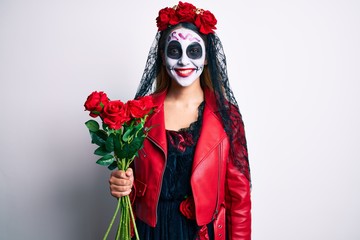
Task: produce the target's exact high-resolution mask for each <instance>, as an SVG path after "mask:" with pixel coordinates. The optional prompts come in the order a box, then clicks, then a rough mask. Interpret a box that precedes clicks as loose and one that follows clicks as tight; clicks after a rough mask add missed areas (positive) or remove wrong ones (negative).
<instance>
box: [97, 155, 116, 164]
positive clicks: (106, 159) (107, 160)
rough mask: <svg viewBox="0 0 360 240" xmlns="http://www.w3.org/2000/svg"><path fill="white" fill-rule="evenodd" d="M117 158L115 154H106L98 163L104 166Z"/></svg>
mask: <svg viewBox="0 0 360 240" xmlns="http://www.w3.org/2000/svg"><path fill="white" fill-rule="evenodd" d="M114 160H115V158H114V156H113V155H110V154H109V155H105V156H103V157H101V158H100V159H99V160H97V161H96V163H97V164H99V165H102V166H108V165H110V164H112V163H113V162H114Z"/></svg>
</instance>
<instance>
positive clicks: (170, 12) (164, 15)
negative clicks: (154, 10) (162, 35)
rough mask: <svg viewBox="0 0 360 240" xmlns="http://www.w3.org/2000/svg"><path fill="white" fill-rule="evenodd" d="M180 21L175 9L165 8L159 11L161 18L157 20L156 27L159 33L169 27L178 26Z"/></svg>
mask: <svg viewBox="0 0 360 240" xmlns="http://www.w3.org/2000/svg"><path fill="white" fill-rule="evenodd" d="M178 23H179V20H178V19H177V16H176V14H175V9H173V8H169V7H166V8H163V9H161V10H160V11H159V16H158V17H157V18H156V25H157V27H158V29H159V31H163V30H165V29H166V28H167V27H168V26H169V25H175V24H178Z"/></svg>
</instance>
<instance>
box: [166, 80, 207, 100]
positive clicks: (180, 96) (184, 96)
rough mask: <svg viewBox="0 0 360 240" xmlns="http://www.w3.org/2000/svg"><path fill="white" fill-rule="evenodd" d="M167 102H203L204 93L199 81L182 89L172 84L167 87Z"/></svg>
mask: <svg viewBox="0 0 360 240" xmlns="http://www.w3.org/2000/svg"><path fill="white" fill-rule="evenodd" d="M166 99H167V100H170V101H176V102H182V103H185V104H186V103H187V104H193V103H195V104H196V103H200V102H202V101H204V91H203V89H202V88H201V86H200V80H198V81H195V82H194V83H193V84H192V85H190V86H187V87H183V86H180V85H178V84H174V82H172V84H171V85H170V87H169V90H168V93H167V96H166Z"/></svg>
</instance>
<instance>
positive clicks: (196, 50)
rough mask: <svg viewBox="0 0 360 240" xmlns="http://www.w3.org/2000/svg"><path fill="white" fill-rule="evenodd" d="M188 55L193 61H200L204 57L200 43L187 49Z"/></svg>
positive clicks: (193, 44)
mask: <svg viewBox="0 0 360 240" xmlns="http://www.w3.org/2000/svg"><path fill="white" fill-rule="evenodd" d="M186 55H187V56H188V57H189V58H192V59H199V58H201V57H202V47H201V45H200V44H199V43H192V44H190V45H189V46H188V47H187V49H186Z"/></svg>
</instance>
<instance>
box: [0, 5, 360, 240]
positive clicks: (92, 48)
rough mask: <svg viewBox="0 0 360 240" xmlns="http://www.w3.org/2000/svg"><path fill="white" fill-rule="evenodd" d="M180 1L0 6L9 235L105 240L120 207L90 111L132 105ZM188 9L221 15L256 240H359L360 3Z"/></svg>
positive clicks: (3, 207) (1, 183) (0, 209)
mask: <svg viewBox="0 0 360 240" xmlns="http://www.w3.org/2000/svg"><path fill="white" fill-rule="evenodd" d="M176 3H177V1H160V0H157V1H146V0H143V1H139V0H138V1H120V0H117V1H114V0H87V1H85V0H67V1H66V0H64V1H60V0H33V1H26V0H23V1H22V0H1V1H0V81H1V82H0V86H1V88H0V89H1V94H0V101H1V102H0V103H1V105H0V112H1V124H0V156H1V161H0V239H4V240H8V239H10V240H15V239H16V240H17V239H30V240H35V239H37V240H38V239H41V240H42V239H44V240H47V239H51V240H52V239H53V240H64V239H69V240H72V239H74V240H75V239H101V238H102V236H103V234H104V232H105V229H106V226H107V224H108V222H109V220H110V218H111V216H112V213H113V210H114V209H115V205H116V201H115V199H113V198H112V197H111V196H110V194H109V190H108V182H107V181H108V178H109V171H108V170H107V169H106V168H105V167H101V166H98V165H96V164H95V161H96V159H97V158H96V156H94V155H93V154H92V152H93V151H94V149H95V146H94V145H91V143H90V137H89V134H88V132H87V129H86V127H85V125H84V122H85V121H87V120H88V119H89V117H88V115H87V112H84V111H83V110H84V108H83V104H84V101H85V99H86V97H87V96H88V95H89V94H90V93H91V92H92V91H94V90H103V91H105V92H107V93H108V96H109V97H110V98H111V99H121V100H128V99H130V98H132V97H133V95H134V94H135V91H136V87H137V85H138V83H139V80H140V78H141V75H142V71H143V68H144V66H145V60H146V57H147V53H148V50H149V48H150V45H151V43H152V41H153V39H154V36H155V33H156V25H155V18H156V16H157V12H158V10H159V9H161V8H163V7H165V6H173V5H174V4H176ZM193 3H194V4H195V5H196V6H198V7H202V8H205V9H209V10H211V11H212V12H213V13H214V14H215V16H216V17H217V19H218V25H217V27H218V31H217V33H218V35H219V37H220V38H221V40H222V43H223V45H224V49H225V53H226V56H227V60H228V71H229V77H230V81H231V84H232V87H233V90H234V92H235V94H236V97H237V100H238V102H239V105H240V108H241V111H242V114H243V117H244V121H245V124H246V131H247V139H248V147H249V153H250V161H251V170H252V179H253V190H252V197H253V239H254V240H264V239H270V240H275V239H276V240H319V239H321V240H322V239H326V240H335V239H336V240H344V239H346V240H357V239H360V231H359V222H360V205H359V203H360V186H359V183H360V174H359V169H360V163H359V162H360V153H359V140H360V139H359V136H360V127H359V123H360V113H359V110H360V108H359V101H360V96H359V94H360V45H359V43H360V27H359V25H360V2H359V1H357V0H353V1H351V0H298V1H295V0H273V1H267V0H251V1H250V0H247V1H233V0H222V1H215V0H208V1H193ZM235 3H236V4H237V5H234V4H235Z"/></svg>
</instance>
